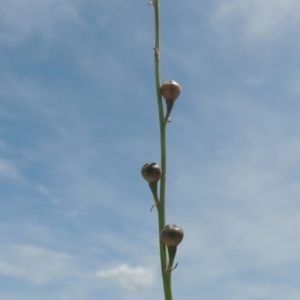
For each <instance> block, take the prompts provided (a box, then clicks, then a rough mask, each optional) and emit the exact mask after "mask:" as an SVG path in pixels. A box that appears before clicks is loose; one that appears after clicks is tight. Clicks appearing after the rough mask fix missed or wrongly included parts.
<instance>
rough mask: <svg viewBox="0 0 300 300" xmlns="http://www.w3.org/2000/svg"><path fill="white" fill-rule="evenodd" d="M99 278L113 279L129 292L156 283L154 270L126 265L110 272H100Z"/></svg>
mask: <svg viewBox="0 0 300 300" xmlns="http://www.w3.org/2000/svg"><path fill="white" fill-rule="evenodd" d="M97 276H98V277H99V278H103V279H105V278H106V279H111V280H113V281H116V282H118V283H119V284H121V285H122V286H123V287H125V288H126V289H128V290H131V291H136V290H139V289H144V288H149V287H151V286H152V285H153V283H154V278H155V272H154V270H153V268H146V267H130V266H129V265H126V264H124V265H120V266H118V267H116V268H112V269H110V270H105V271H99V272H98V273H97Z"/></svg>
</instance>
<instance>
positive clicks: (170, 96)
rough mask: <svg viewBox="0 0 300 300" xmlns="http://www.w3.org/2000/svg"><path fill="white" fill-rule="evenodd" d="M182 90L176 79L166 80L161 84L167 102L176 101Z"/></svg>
mask: <svg viewBox="0 0 300 300" xmlns="http://www.w3.org/2000/svg"><path fill="white" fill-rule="evenodd" d="M180 92H181V87H180V85H179V84H178V83H177V82H176V81H174V80H169V81H166V82H165V83H163V84H162V86H161V94H162V95H163V97H164V98H165V100H166V101H167V102H169V101H170V102H174V101H175V100H176V99H177V98H178V97H179V95H180Z"/></svg>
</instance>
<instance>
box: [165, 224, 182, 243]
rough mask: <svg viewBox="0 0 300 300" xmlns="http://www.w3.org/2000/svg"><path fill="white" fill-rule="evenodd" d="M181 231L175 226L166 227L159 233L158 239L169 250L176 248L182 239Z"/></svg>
mask: <svg viewBox="0 0 300 300" xmlns="http://www.w3.org/2000/svg"><path fill="white" fill-rule="evenodd" d="M183 235H184V233H183V230H182V229H181V228H180V227H179V226H177V225H175V224H170V225H166V226H165V227H164V228H163V230H162V231H161V233H160V237H161V239H162V240H163V242H164V243H165V244H166V246H167V247H168V248H169V247H171V248H173V247H177V246H178V245H179V244H180V243H181V241H182V239H183Z"/></svg>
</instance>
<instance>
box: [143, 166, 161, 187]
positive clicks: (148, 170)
mask: <svg viewBox="0 0 300 300" xmlns="http://www.w3.org/2000/svg"><path fill="white" fill-rule="evenodd" d="M161 173H162V171H161V168H160V167H159V166H158V165H157V164H156V163H151V164H149V163H147V164H145V165H144V166H143V167H142V176H143V177H144V179H145V180H146V181H147V182H148V183H149V184H154V183H157V182H158V181H159V180H160V177H161Z"/></svg>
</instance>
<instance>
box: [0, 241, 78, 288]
mask: <svg viewBox="0 0 300 300" xmlns="http://www.w3.org/2000/svg"><path fill="white" fill-rule="evenodd" d="M5 252H6V253H3V250H2V251H1V253H0V254H1V257H0V274H2V275H5V276H12V277H17V278H21V279H25V280H27V281H29V282H31V283H34V284H37V285H40V284H47V283H51V282H53V281H58V280H60V279H61V278H63V277H69V276H71V277H73V276H74V277H76V276H78V273H77V268H76V263H75V259H74V258H73V257H71V256H70V255H68V254H65V253H59V252H56V251H52V250H49V249H46V248H42V247H36V246H31V245H13V246H11V247H8V249H6V251H5Z"/></svg>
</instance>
